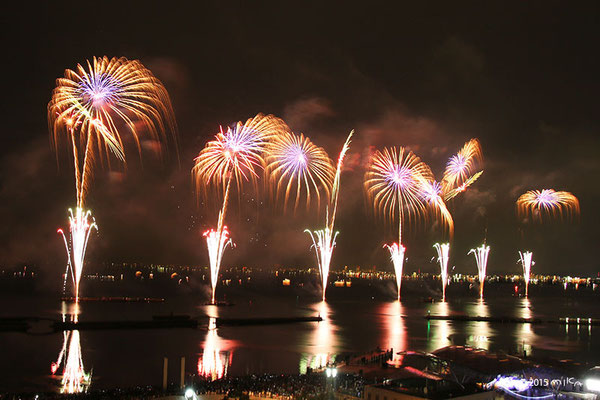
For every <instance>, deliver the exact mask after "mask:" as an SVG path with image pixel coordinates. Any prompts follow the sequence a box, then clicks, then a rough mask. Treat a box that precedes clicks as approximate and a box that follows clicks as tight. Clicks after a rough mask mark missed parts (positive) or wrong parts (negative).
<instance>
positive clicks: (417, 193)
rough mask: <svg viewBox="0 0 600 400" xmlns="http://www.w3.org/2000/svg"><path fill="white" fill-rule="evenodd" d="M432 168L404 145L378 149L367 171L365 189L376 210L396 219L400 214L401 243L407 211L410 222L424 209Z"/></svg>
mask: <svg viewBox="0 0 600 400" xmlns="http://www.w3.org/2000/svg"><path fill="white" fill-rule="evenodd" d="M432 180H433V175H432V173H431V170H430V169H429V167H428V166H427V164H425V163H424V162H422V161H421V159H420V158H419V157H417V156H416V155H415V154H414V153H413V152H409V151H407V150H406V149H405V148H404V147H400V149H399V150H398V149H396V148H395V147H394V148H391V149H384V150H383V152H380V151H376V152H375V154H374V155H373V157H372V158H371V160H370V163H369V166H368V169H367V172H366V174H365V191H366V193H367V197H368V198H369V200H370V201H371V202H372V203H373V206H374V208H375V213H376V214H378V215H382V216H384V218H386V219H389V220H394V219H395V216H396V215H398V238H399V240H398V243H400V244H401V243H402V224H403V220H404V216H405V214H407V215H408V218H409V221H411V220H412V219H413V218H416V217H418V216H420V215H422V214H423V213H424V212H425V208H426V206H425V204H424V203H423V201H422V197H421V194H422V184H423V182H424V181H432Z"/></svg>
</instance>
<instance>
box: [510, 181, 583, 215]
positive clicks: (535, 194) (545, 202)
mask: <svg viewBox="0 0 600 400" xmlns="http://www.w3.org/2000/svg"><path fill="white" fill-rule="evenodd" d="M517 212H518V214H519V216H521V217H523V218H526V217H528V216H529V215H531V216H532V218H533V220H537V221H540V222H541V221H542V220H543V219H544V218H546V217H552V218H557V217H560V218H562V217H563V216H564V215H565V214H566V215H567V216H568V217H571V216H576V215H579V200H577V197H575V196H574V195H573V194H572V193H569V192H556V191H554V190H553V189H543V190H530V191H528V192H527V193H524V194H522V195H521V197H519V199H518V200H517Z"/></svg>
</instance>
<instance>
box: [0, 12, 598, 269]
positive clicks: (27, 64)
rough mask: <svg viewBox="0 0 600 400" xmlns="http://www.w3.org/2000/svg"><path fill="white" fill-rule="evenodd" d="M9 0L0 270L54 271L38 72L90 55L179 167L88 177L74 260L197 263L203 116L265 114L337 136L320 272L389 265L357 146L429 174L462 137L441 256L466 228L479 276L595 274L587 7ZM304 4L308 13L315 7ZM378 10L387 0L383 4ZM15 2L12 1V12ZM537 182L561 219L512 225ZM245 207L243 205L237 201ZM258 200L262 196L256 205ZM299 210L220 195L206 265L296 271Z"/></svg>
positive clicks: (460, 257)
mask: <svg viewBox="0 0 600 400" xmlns="http://www.w3.org/2000/svg"><path fill="white" fill-rule="evenodd" d="M197 3H202V5H196V6H195V7H190V6H189V4H192V3H191V2H189V3H187V2H156V3H154V2H139V3H134V2H128V1H122V2H73V3H67V2H44V3H43V4H40V5H38V4H37V3H34V2H27V3H25V2H23V5H21V6H20V5H12V6H10V7H12V9H11V8H9V9H5V10H4V12H3V14H4V15H3V22H2V30H3V34H2V36H3V39H4V40H3V54H5V55H4V60H3V68H4V74H3V76H4V80H3V83H2V85H3V93H5V102H4V104H5V105H4V107H2V110H3V113H4V117H3V121H4V123H3V124H2V150H1V158H0V204H1V205H2V207H1V212H0V221H1V227H0V266H3V267H11V266H14V265H17V264H19V263H34V264H36V265H38V266H39V267H40V268H44V269H45V270H48V271H56V274H57V276H60V275H59V274H60V272H59V271H62V269H63V267H64V259H65V255H64V249H63V245H62V242H61V240H60V238H59V237H58V235H57V234H56V228H57V227H60V226H65V225H66V209H67V208H68V207H69V206H73V204H74V199H75V193H74V178H73V173H72V165H71V162H70V159H69V153H68V151H67V150H66V149H64V150H63V151H61V152H60V153H59V155H58V164H57V162H56V155H55V153H54V151H53V149H52V147H51V144H50V140H49V134H48V128H47V121H46V105H47V103H48V100H49V99H50V95H51V91H52V89H53V87H54V82H55V79H56V78H58V77H60V76H62V74H63V71H64V69H65V68H74V67H75V66H76V65H77V63H81V62H84V61H85V60H86V59H89V58H91V57H92V56H102V55H108V56H111V57H112V56H125V57H127V58H130V59H139V60H140V61H141V62H142V63H143V64H144V65H146V66H147V67H148V68H149V69H151V70H152V71H153V73H154V74H155V75H156V76H157V77H158V78H159V79H161V80H162V81H163V83H164V84H165V86H166V87H167V89H168V91H169V93H170V95H171V98H172V101H173V105H174V108H175V114H176V119H177V123H178V127H179V156H180V160H181V161H180V162H179V163H178V162H177V157H176V153H175V151H174V148H173V146H171V147H170V149H168V150H167V154H168V155H169V158H168V159H167V160H166V161H164V162H159V160H157V159H156V157H155V156H153V154H143V158H142V159H143V165H142V164H141V163H140V161H139V158H137V157H135V156H134V155H133V156H131V157H130V158H129V161H130V162H129V165H128V168H127V170H126V171H124V170H123V169H121V168H116V169H113V170H112V171H110V170H107V169H97V172H96V174H95V177H94V181H93V184H92V188H91V190H90V192H89V196H88V205H89V207H90V208H91V209H92V210H93V211H94V215H95V216H96V219H97V221H98V224H99V226H100V231H99V233H98V234H97V235H96V234H94V236H93V237H92V239H91V244H90V248H89V259H90V260H91V261H93V262H102V261H139V262H148V263H151V262H155V263H174V264H184V263H186V264H187V263H189V264H203V265H205V264H207V252H206V247H205V244H204V241H203V239H202V237H201V233H202V231H203V230H204V229H206V228H207V227H209V226H212V225H214V224H215V221H216V206H215V205H213V204H211V205H201V206H200V207H197V206H196V202H195V197H194V193H193V188H192V185H191V178H190V169H191V167H192V160H193V158H194V156H195V155H196V154H197V153H198V151H200V149H201V148H202V147H203V146H204V144H205V143H206V141H207V140H209V139H210V138H211V137H212V135H213V134H215V133H216V132H217V130H218V127H219V125H229V124H231V123H233V122H235V121H238V120H245V119H246V118H249V117H251V116H253V115H255V114H257V113H259V112H263V113H273V114H275V115H277V116H280V117H282V118H284V119H285V120H286V122H288V124H289V125H290V126H291V128H292V129H293V130H294V131H295V132H297V133H300V132H303V133H305V134H306V135H308V136H309V137H310V138H311V139H312V140H313V142H315V143H316V144H317V145H320V146H323V147H324V148H325V149H326V150H327V151H328V152H329V154H330V155H331V156H332V157H335V156H336V154H337V152H339V149H340V147H341V145H342V143H343V141H344V139H345V136H346V135H347V134H348V132H349V130H350V129H355V130H356V134H355V140H354V141H353V143H352V146H351V149H350V153H349V156H348V162H347V168H346V170H345V171H344V173H343V175H342V190H341V197H340V210H339V215H338V222H337V228H338V229H339V230H340V231H341V233H340V236H339V238H338V247H337V249H336V251H335V254H334V258H333V263H332V267H333V268H334V269H337V268H340V267H343V266H344V265H349V266H355V265H361V266H363V267H368V266H372V265H377V266H378V268H380V269H388V270H391V268H392V267H391V264H390V262H389V260H388V254H387V251H385V250H384V249H382V245H383V243H385V242H391V241H392V240H393V231H394V230H393V229H387V228H386V227H384V226H383V224H382V223H381V222H379V221H376V220H375V219H374V218H373V217H372V216H371V214H370V213H369V211H368V210H369V208H368V207H367V206H366V205H365V200H364V196H363V193H362V189H361V188H362V186H361V185H362V179H363V174H364V164H365V162H366V158H367V157H366V155H367V154H368V151H369V148H382V147H383V146H390V145H396V146H400V145H404V146H408V147H409V148H410V149H412V150H414V151H415V152H416V153H417V154H418V155H419V156H421V158H422V159H423V160H424V161H425V162H427V163H428V164H429V165H430V166H431V168H432V169H433V171H434V173H435V174H436V176H437V177H438V179H439V177H440V176H441V173H442V171H443V167H444V164H445V161H446V159H447V158H448V157H449V156H451V155H452V154H453V153H455V152H456V151H457V150H458V149H459V148H460V147H461V146H462V144H463V143H464V142H465V141H467V140H468V139H470V138H472V137H478V138H479V139H480V141H481V143H482V147H483V151H484V157H485V165H484V168H485V172H484V174H483V176H482V177H481V178H480V180H479V181H478V182H477V183H476V184H475V185H474V186H473V189H471V190H469V191H468V192H467V193H465V194H464V195H462V196H460V197H457V198H456V199H455V200H454V201H452V202H451V203H450V204H449V208H450V210H451V212H452V213H453V215H454V218H455V224H456V233H455V240H454V243H453V248H452V250H451V262H450V263H451V265H456V271H457V272H467V273H475V271H476V268H475V265H474V260H473V257H472V256H469V257H467V255H466V253H467V251H468V250H469V249H470V248H472V247H475V246H477V245H479V244H480V243H481V242H482V240H483V239H484V236H486V235H487V242H488V243H489V244H490V245H491V248H492V250H491V253H490V261H489V265H488V271H489V273H494V272H499V273H504V272H515V273H517V272H519V271H520V266H519V265H518V264H516V260H517V250H518V249H523V248H525V247H527V248H529V249H532V250H534V259H535V260H536V261H537V264H536V266H535V267H534V272H537V273H543V272H547V273H558V274H564V275H567V274H571V275H592V276H596V274H598V271H599V270H600V267H599V263H598V258H597V248H598V243H599V239H600V237H599V236H600V235H599V234H598V221H600V212H599V211H598V200H599V194H600V193H599V191H600V189H599V186H598V176H600V159H599V154H600V139H599V134H600V132H599V126H600V123H599V120H598V118H599V116H598V111H599V109H600V108H599V105H600V102H599V101H598V93H600V84H599V82H600V80H599V78H598V71H600V68H599V67H600V65H599V56H598V42H599V30H600V28H599V27H600V18H599V16H600V13H599V6H598V3H597V2H589V3H586V2H576V3H573V2H555V1H533V2H516V1H515V2H500V1H498V2H427V5H426V6H415V5H411V6H398V5H397V4H396V3H397V2H387V3H372V2H361V3H358V2H357V3H358V4H360V5H358V6H350V3H351V2H320V1H319V2H298V3H297V4H295V5H294V6H293V7H292V6H291V5H290V4H291V3H292V2H273V3H265V2H244V3H243V4H242V5H240V4H238V3H237V2H221V1H218V2H197ZM321 3H327V4H326V5H324V4H321ZM392 4H393V7H392ZM19 7H21V8H20V9H17V8H19ZM542 188H554V189H556V190H568V191H571V192H573V193H574V194H575V195H576V196H578V197H579V199H580V202H581V209H582V212H581V218H580V219H579V221H575V222H573V223H549V224H547V225H544V226H539V225H538V226H532V225H526V226H523V225H519V223H518V220H517V218H516V217H515V212H514V211H515V209H514V201H515V200H516V198H517V197H518V196H519V195H520V194H521V193H523V192H524V191H526V190H530V189H542ZM253 199H254V200H253ZM261 202H262V205H261ZM323 217H324V215H323V213H322V212H321V215H320V216H317V210H316V209H313V210H311V211H310V212H298V213H297V214H296V215H290V214H286V215H284V214H283V213H282V211H281V210H280V208H277V207H275V206H274V205H273V204H272V203H270V202H269V201H268V198H266V196H265V194H264V193H253V191H252V189H251V187H247V191H246V192H245V193H243V194H240V195H236V196H234V198H233V201H232V203H231V207H230V214H229V216H228V219H229V221H228V225H229V226H230V228H231V230H232V235H233V238H234V240H235V242H236V243H237V247H236V249H235V250H228V251H227V253H226V256H225V261H224V265H248V266H264V267H269V266H273V265H284V266H313V265H314V264H315V260H314V255H313V253H311V252H310V250H309V245H310V241H309V237H308V235H307V234H305V233H303V230H304V229H305V228H308V227H312V228H319V227H321V225H322V224H323V223H322V222H321V221H322V220H323ZM405 236H406V240H405V243H406V246H407V248H408V250H407V256H408V258H409V261H408V264H407V266H406V269H405V270H406V271H415V270H417V269H419V268H420V269H422V270H425V271H432V272H433V271H437V267H436V266H435V265H434V264H432V263H431V262H430V259H431V257H433V255H434V250H433V248H432V245H433V243H435V242H436V241H439V240H441V239H442V237H443V236H442V232H441V230H440V229H439V227H436V226H429V225H428V226H415V227H413V228H411V229H407V230H406V235H405Z"/></svg>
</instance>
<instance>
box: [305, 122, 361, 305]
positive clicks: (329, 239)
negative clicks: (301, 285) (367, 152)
mask: <svg viewBox="0 0 600 400" xmlns="http://www.w3.org/2000/svg"><path fill="white" fill-rule="evenodd" d="M353 134H354V131H351V132H350V134H349V135H348V137H347V138H346V142H345V143H344V146H343V147H342V151H341V152H340V155H339V157H338V162H337V168H336V172H335V178H334V180H333V186H332V189H331V199H330V202H329V204H328V206H327V214H326V216H325V223H326V226H325V229H322V230H318V231H314V232H311V231H310V230H309V229H305V230H304V232H307V233H308V234H309V235H310V238H311V239H312V242H313V247H314V249H315V253H316V255H317V264H318V266H319V272H320V274H321V285H322V289H323V298H322V300H323V301H325V291H326V290H327V278H328V277H329V265H330V263H331V256H332V255H333V249H334V247H335V239H336V237H337V235H338V232H335V233H334V227H335V216H336V213H337V205H338V196H339V191H340V179H341V174H342V166H343V164H344V157H345V156H346V152H347V151H348V149H349V148H350V140H351V138H352V135H353ZM330 207H331V210H330ZM315 236H316V239H315Z"/></svg>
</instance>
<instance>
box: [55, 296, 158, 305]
mask: <svg viewBox="0 0 600 400" xmlns="http://www.w3.org/2000/svg"><path fill="white" fill-rule="evenodd" d="M60 299H61V300H62V301H66V302H68V303H75V297H61V298H60ZM164 301H165V299H163V298H159V297H127V296H112V297H80V298H79V302H86V303H87V302H109V303H164Z"/></svg>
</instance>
